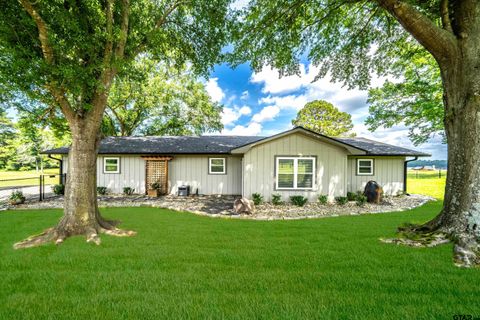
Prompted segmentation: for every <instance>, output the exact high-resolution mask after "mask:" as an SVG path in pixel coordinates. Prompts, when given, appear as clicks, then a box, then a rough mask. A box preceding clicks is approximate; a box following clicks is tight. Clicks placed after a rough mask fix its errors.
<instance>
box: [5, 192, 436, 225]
mask: <svg viewBox="0 0 480 320" xmlns="http://www.w3.org/2000/svg"><path fill="white" fill-rule="evenodd" d="M237 198H239V196H190V197H177V196H164V197H159V198H149V197H146V196H143V195H132V196H123V195H108V196H99V197H98V200H99V206H100V207H144V206H148V207H156V208H166V209H172V210H177V211H189V212H193V213H196V214H200V215H205V216H210V217H231V218H244V219H257V220H278V219H304V218H319V217H331V216H340V215H358V214H372V213H380V212H393V211H405V210H410V209H413V208H416V207H419V206H421V205H423V204H425V203H426V202H428V201H435V199H433V198H431V197H428V196H423V195H409V196H406V195H405V196H399V197H387V198H384V200H383V201H382V202H381V203H380V204H371V203H367V204H365V205H364V206H362V207H360V206H357V204H356V203H355V202H348V203H347V204H345V205H343V206H342V205H338V204H333V203H329V204H325V205H322V204H320V203H318V202H315V203H307V204H306V205H305V206H303V207H297V206H294V205H292V204H283V205H273V204H271V203H264V204H261V205H258V206H256V210H255V213H254V214H252V215H246V214H235V213H234V212H233V202H234V201H235V199H237ZM8 208H9V209H50V208H63V198H62V197H57V198H51V199H48V200H45V201H42V202H39V201H34V200H27V202H25V203H24V204H22V205H17V206H15V207H12V206H9V207H8Z"/></svg>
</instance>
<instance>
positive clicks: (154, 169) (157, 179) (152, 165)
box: [145, 160, 168, 194]
mask: <svg viewBox="0 0 480 320" xmlns="http://www.w3.org/2000/svg"><path fill="white" fill-rule="evenodd" d="M145 180H146V184H147V185H146V190H148V189H151V188H152V187H151V186H152V184H153V183H158V184H159V185H160V188H159V192H160V194H167V193H168V160H146V179H145Z"/></svg>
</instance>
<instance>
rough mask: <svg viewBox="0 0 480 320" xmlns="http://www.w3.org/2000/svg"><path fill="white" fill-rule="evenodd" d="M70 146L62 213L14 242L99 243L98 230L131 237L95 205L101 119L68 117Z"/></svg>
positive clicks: (26, 244) (25, 245) (27, 244)
mask: <svg viewBox="0 0 480 320" xmlns="http://www.w3.org/2000/svg"><path fill="white" fill-rule="evenodd" d="M70 129H71V132H72V145H71V147H70V150H69V153H68V171H67V182H66V186H65V207H64V215H63V217H62V219H61V220H60V222H59V223H58V224H57V225H56V226H55V227H53V228H50V229H47V230H45V231H44V232H43V233H41V234H40V235H36V236H32V237H29V238H27V239H25V240H23V241H21V242H18V243H16V244H15V245H14V248H16V249H18V248H28V247H34V246H38V245H41V244H43V243H46V242H52V241H53V242H55V243H57V244H59V243H61V242H63V241H64V240H65V239H66V238H67V237H70V236H75V235H85V236H86V238H87V242H94V243H96V244H100V237H99V234H100V233H105V234H109V235H115V236H131V235H134V234H135V232H133V231H126V230H121V229H118V228H116V224H117V222H115V221H106V220H104V219H103V218H102V217H101V215H100V212H99V210H98V204H97V174H96V171H97V170H96V166H97V154H98V147H99V142H100V121H99V120H95V119H92V118H91V117H86V118H80V117H78V118H76V119H75V120H73V119H71V121H70Z"/></svg>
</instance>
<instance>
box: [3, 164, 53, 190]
mask: <svg viewBox="0 0 480 320" xmlns="http://www.w3.org/2000/svg"><path fill="white" fill-rule="evenodd" d="M58 173H59V169H58V168H53V169H44V170H43V174H58ZM40 174H42V173H40V172H37V171H35V170H30V171H0V188H3V187H12V186H15V187H20V186H38V185H39V179H38V176H39V175H40ZM9 179H23V180H14V181H5V180H9ZM45 183H46V184H57V183H58V177H54V178H50V177H45Z"/></svg>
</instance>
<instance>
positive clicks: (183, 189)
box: [178, 186, 190, 197]
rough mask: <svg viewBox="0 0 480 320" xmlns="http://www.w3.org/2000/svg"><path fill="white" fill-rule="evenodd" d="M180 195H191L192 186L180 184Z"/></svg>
mask: <svg viewBox="0 0 480 320" xmlns="http://www.w3.org/2000/svg"><path fill="white" fill-rule="evenodd" d="M178 195H179V196H180V197H186V196H189V195H190V186H179V187H178Z"/></svg>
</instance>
